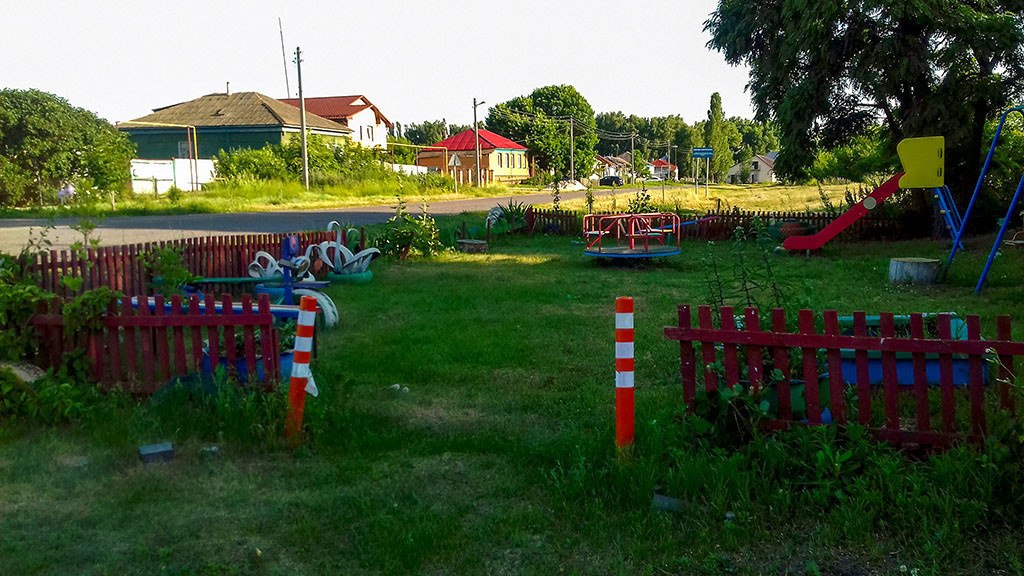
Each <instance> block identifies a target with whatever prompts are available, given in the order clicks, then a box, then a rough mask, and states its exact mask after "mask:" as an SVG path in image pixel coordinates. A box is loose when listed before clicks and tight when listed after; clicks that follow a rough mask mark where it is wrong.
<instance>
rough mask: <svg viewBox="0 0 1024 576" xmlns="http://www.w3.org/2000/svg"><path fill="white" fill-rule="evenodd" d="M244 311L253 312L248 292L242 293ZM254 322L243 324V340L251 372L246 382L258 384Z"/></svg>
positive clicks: (246, 362) (248, 368) (246, 312)
mask: <svg viewBox="0 0 1024 576" xmlns="http://www.w3.org/2000/svg"><path fill="white" fill-rule="evenodd" d="M242 313H243V314H252V313H253V309H252V297H251V296H249V295H248V294H243V295H242ZM253 328H254V326H253V325H252V324H245V325H243V326H242V342H243V346H244V350H245V368H246V370H247V371H248V372H249V375H248V378H247V379H246V382H248V383H249V385H250V386H255V384H256V335H255V331H254V329H253Z"/></svg>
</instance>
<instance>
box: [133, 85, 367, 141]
mask: <svg viewBox="0 0 1024 576" xmlns="http://www.w3.org/2000/svg"><path fill="white" fill-rule="evenodd" d="M300 120H301V118H299V110H298V108H295V107H292V106H289V105H287V104H285V103H284V102H281V101H280V100H274V99H273V98H271V97H269V96H264V95H263V94H260V93H259V92H236V93H234V94H207V95H206V96H202V97H200V98H196V99H195V100H190V101H188V102H182V103H181V104H174V105H172V106H165V107H163V108H157V109H155V110H153V113H152V114H147V115H146V116H143V117H141V118H136V119H135V120H132V121H131V122H138V123H140V124H141V123H156V124H185V125H191V126H197V127H210V126H289V127H295V128H298V127H299V126H300V124H301V122H300ZM131 122H127V123H126V124H131ZM306 126H307V128H318V129H321V130H333V131H335V132H344V133H349V132H352V130H351V129H349V128H348V127H346V126H342V125H341V124H338V123H337V122H333V121H331V120H328V119H326V118H321V117H320V116H317V115H316V114H311V113H310V111H309V110H307V111H306ZM130 127H131V126H129V128H130Z"/></svg>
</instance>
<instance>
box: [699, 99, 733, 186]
mask: <svg viewBox="0 0 1024 576" xmlns="http://www.w3.org/2000/svg"><path fill="white" fill-rule="evenodd" d="M731 134H735V135H737V136H738V135H739V132H737V131H736V129H735V127H732V130H730V126H729V125H727V122H726V121H725V113H724V112H722V95H721V94H719V93H718V92H715V93H714V94H712V95H711V106H710V108H709V109H708V121H707V122H706V123H705V124H704V145H705V146H708V147H710V148H714V150H715V157H714V158H712V159H711V176H712V177H713V178H714V179H715V180H716V181H718V182H721V181H722V180H725V176H726V174H728V173H729V168H732V166H733V164H735V162H734V161H733V154H732V145H731V142H730V135H731ZM732 140H735V137H734V138H732Z"/></svg>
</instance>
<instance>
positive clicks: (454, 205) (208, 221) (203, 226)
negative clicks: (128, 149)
mask: <svg viewBox="0 0 1024 576" xmlns="http://www.w3.org/2000/svg"><path fill="white" fill-rule="evenodd" d="M612 192H613V191H612V190H595V191H594V196H604V195H607V194H611V193H612ZM614 192H615V193H620V194H621V193H623V192H626V193H633V192H635V189H630V188H620V189H618V190H614ZM583 195H584V192H565V193H563V194H562V199H563V200H572V199H576V198H582V197H583ZM515 198H516V200H518V201H521V202H527V203H544V202H550V201H551V194H550V193H547V192H545V193H536V194H527V195H518V196H515ZM507 199H508V196H496V197H492V198H473V199H469V200H450V201H447V202H435V203H431V204H430V212H431V213H432V214H460V213H462V212H480V211H486V210H490V209H491V208H493V207H494V206H495V205H496V204H497V203H499V202H505V201H506V200H507ZM392 206H393V205H386V204H385V205H379V206H364V207H353V208H327V209H322V210H294V211H282V212H240V213H235V214H185V215H180V216H115V217H110V218H106V219H105V220H103V222H102V223H101V224H100V226H99V228H97V230H96V232H95V233H94V237H98V238H99V240H100V244H101V245H118V244H134V243H136V242H152V241H157V240H175V239H179V238H190V237H193V236H219V235H225V234H258V233H270V232H293V231H296V230H314V229H320V228H324V227H326V226H327V223H328V222H330V221H331V220H337V221H339V222H342V223H345V224H350V225H354V226H362V225H365V224H377V223H380V222H384V221H386V220H387V219H388V218H390V217H391V215H392V214H394V208H393V207H392ZM409 208H410V209H411V210H412V211H413V212H415V211H416V207H415V206H412V205H411V206H410V207H409ZM77 222H78V219H77V218H61V219H57V220H56V221H54V225H55V229H54V230H53V231H51V232H50V234H49V235H48V236H47V237H48V238H49V240H50V241H51V242H53V247H54V248H56V249H61V248H67V247H68V246H69V245H70V244H71V243H73V242H75V241H77V240H81V239H82V236H81V234H79V233H78V232H76V231H74V230H71V229H70V228H69V226H70V225H72V224H75V223H77ZM46 224H47V220H46V219H43V218H12V219H0V251H2V252H17V251H19V250H21V248H22V246H24V245H25V242H26V240H27V239H28V237H29V229H30V228H35V229H37V230H38V229H41V228H42V227H44V226H46Z"/></svg>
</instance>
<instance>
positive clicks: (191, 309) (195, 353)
mask: <svg viewBox="0 0 1024 576" xmlns="http://www.w3.org/2000/svg"><path fill="white" fill-rule="evenodd" d="M188 318H189V328H188V332H189V336H191V339H192V346H191V349H190V350H191V353H190V354H189V369H190V370H192V371H193V372H199V371H200V370H202V367H203V330H202V328H200V327H199V326H197V325H195V324H193V323H192V321H194V320H198V319H200V318H201V316H200V312H199V296H197V295H196V294H192V295H191V296H189V297H188Z"/></svg>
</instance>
